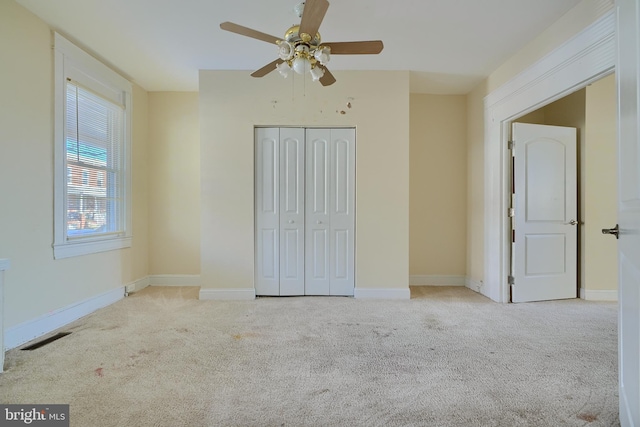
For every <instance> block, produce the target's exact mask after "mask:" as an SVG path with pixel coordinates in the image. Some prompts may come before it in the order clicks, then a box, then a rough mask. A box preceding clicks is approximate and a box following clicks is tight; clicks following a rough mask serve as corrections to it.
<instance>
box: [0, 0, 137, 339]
mask: <svg viewBox="0 0 640 427" xmlns="http://www.w3.org/2000/svg"><path fill="white" fill-rule="evenodd" d="M51 46H52V36H51V31H50V29H49V27H48V26H47V25H46V24H45V23H44V22H42V21H41V20H40V19H38V18H36V17H35V16H34V15H32V14H31V13H29V12H27V11H26V10H25V9H23V8H22V7H20V6H18V5H17V4H16V3H15V2H13V1H2V2H0V52H2V57H3V66H2V67H0V82H1V83H0V150H1V152H0V203H1V205H2V209H0V258H9V259H10V260H11V269H10V270H8V271H6V274H5V309H6V312H5V327H9V328H11V327H12V326H15V325H17V324H20V323H22V322H25V321H27V320H32V319H34V318H37V317H39V316H42V315H44V314H46V313H49V312H50V311H52V310H56V309H59V308H62V307H67V306H69V305H72V304H75V303H78V302H80V301H83V300H85V299H87V298H90V297H93V296H96V295H98V294H100V293H103V292H106V291H109V290H112V289H114V288H116V287H119V286H122V285H125V284H128V283H130V282H132V281H134V280H136V279H138V278H141V277H145V276H146V275H147V273H148V271H147V242H146V236H147V233H146V229H145V225H144V224H145V222H146V192H147V182H146V164H145V160H144V159H145V157H146V153H145V146H146V141H145V138H146V126H147V123H146V108H147V107H146V93H145V92H144V90H142V89H141V88H135V90H134V100H133V103H134V111H133V117H134V123H133V135H134V141H133V175H134V183H133V199H134V202H133V207H134V210H133V233H134V237H133V247H132V248H131V249H125V250H119V251H110V252H103V253H99V254H94V255H87V256H81V257H74V258H67V259H61V260H54V259H53V249H52V247H51V244H52V242H53V182H52V177H53V110H52V105H53V98H52V97H53V57H52V49H51ZM8 64H10V66H9V65H8Z"/></svg>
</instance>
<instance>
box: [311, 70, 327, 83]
mask: <svg viewBox="0 0 640 427" xmlns="http://www.w3.org/2000/svg"><path fill="white" fill-rule="evenodd" d="M322 76H324V70H323V69H322V68H320V67H318V66H316V67H314V68H312V69H311V80H313V81H314V82H317V81H318V80H320V79H321V78H322Z"/></svg>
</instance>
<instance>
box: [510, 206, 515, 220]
mask: <svg viewBox="0 0 640 427" xmlns="http://www.w3.org/2000/svg"><path fill="white" fill-rule="evenodd" d="M514 216H516V210H515V209H514V208H509V218H513V217H514Z"/></svg>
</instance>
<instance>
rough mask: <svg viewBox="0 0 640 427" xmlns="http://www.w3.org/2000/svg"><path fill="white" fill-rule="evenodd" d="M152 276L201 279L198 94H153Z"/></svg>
mask: <svg viewBox="0 0 640 427" xmlns="http://www.w3.org/2000/svg"><path fill="white" fill-rule="evenodd" d="M148 159H149V160H148V161H149V182H150V183H151V184H152V185H151V187H150V191H149V217H148V223H149V229H150V234H149V259H150V261H149V272H150V274H188V275H197V274H200V128H199V120H198V93H197V92H151V93H149V151H148Z"/></svg>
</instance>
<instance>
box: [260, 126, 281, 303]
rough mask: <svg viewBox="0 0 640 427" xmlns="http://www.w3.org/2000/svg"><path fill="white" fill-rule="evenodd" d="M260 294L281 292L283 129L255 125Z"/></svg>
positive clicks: (278, 293) (277, 293)
mask: <svg viewBox="0 0 640 427" xmlns="http://www.w3.org/2000/svg"><path fill="white" fill-rule="evenodd" d="M255 141H256V148H255V152H256V168H255V169H256V172H255V190H256V201H255V203H256V230H255V232H256V259H255V280H254V281H255V288H256V294H257V295H280V232H279V231H280V178H279V176H280V175H279V170H280V129H274V128H268V129H267V128H256V130H255Z"/></svg>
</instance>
